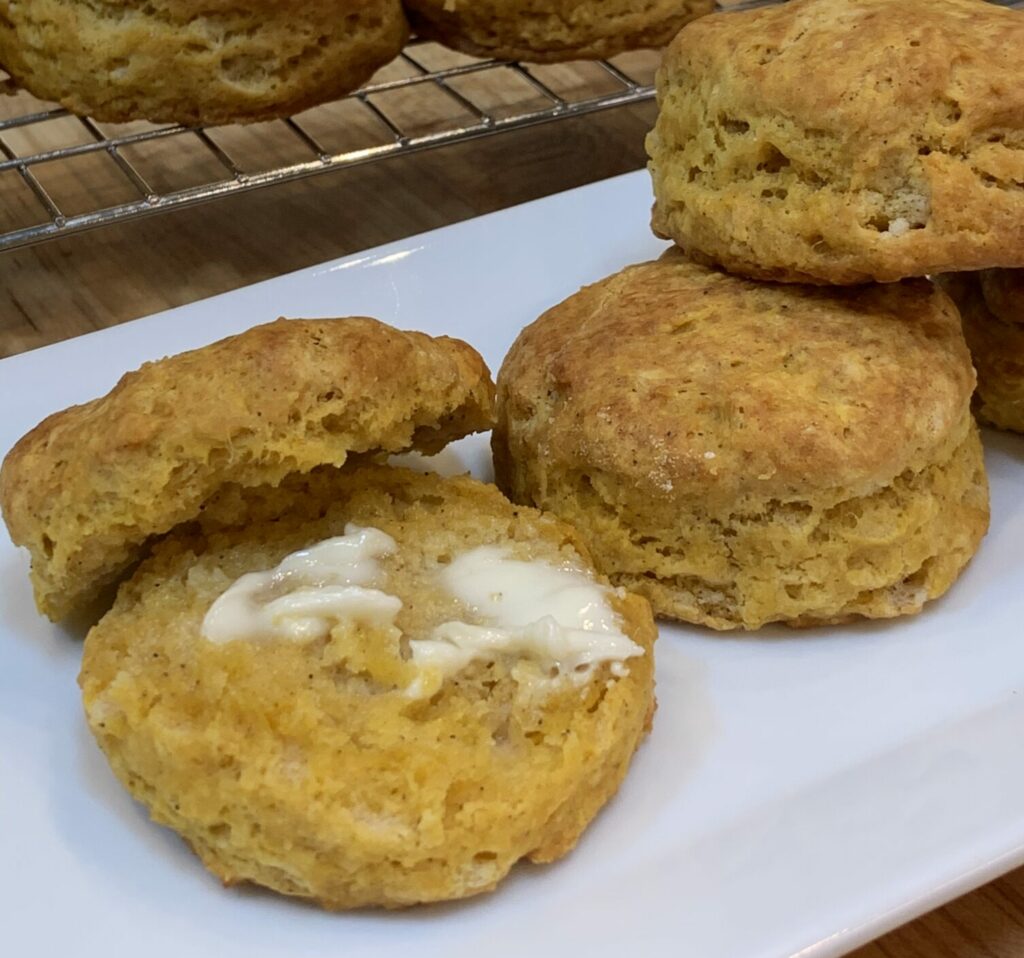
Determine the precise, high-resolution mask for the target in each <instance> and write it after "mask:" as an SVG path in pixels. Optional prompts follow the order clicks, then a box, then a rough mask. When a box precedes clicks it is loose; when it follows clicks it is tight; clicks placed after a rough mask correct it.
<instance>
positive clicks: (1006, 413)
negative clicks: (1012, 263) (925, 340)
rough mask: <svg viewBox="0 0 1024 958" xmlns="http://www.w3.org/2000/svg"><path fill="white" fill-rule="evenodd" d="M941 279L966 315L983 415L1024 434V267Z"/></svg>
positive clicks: (966, 334)
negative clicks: (1022, 268) (1023, 268)
mask: <svg viewBox="0 0 1024 958" xmlns="http://www.w3.org/2000/svg"><path fill="white" fill-rule="evenodd" d="M939 282H940V283H941V285H942V286H943V288H945V289H946V291H947V292H948V293H949V294H950V295H951V296H952V297H953V299H954V300H955V301H956V304H957V306H958V307H959V308H960V315H961V316H962V317H963V323H964V337H965V338H966V339H967V345H968V346H969V347H970V349H971V357H972V358H973V360H974V366H975V368H976V369H977V371H978V389H977V392H976V393H975V394H974V410H975V413H976V414H977V416H978V419H980V420H981V421H982V422H984V423H988V424H989V425H991V426H996V427H998V428H999V429H1009V430H1012V431H1013V432H1022V433H1024V270H1009V269H1006V270H987V271H985V272H983V273H957V274H953V275H950V276H943V277H941V279H940V280H939Z"/></svg>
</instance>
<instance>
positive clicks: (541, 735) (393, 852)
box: [80, 466, 655, 908]
mask: <svg viewBox="0 0 1024 958" xmlns="http://www.w3.org/2000/svg"><path fill="white" fill-rule="evenodd" d="M255 494H256V495H257V496H258V502H257V504H256V509H255V512H256V513H258V514H261V515H263V516H264V517H268V516H271V515H277V516H278V517H279V518H278V521H265V522H250V523H249V524H247V525H246V526H245V527H241V528H234V529H229V530H225V529H220V530H218V531H216V532H208V533H207V534H204V533H202V532H198V533H195V532H194V533H193V534H191V535H189V534H184V533H176V534H174V535H172V536H170V537H168V538H167V539H165V540H164V541H162V542H161V543H160V544H159V545H158V546H157V547H156V548H155V550H154V553H153V555H152V556H151V557H150V558H149V559H147V560H146V562H145V563H143V565H142V566H140V567H139V569H138V570H137V571H136V572H135V574H134V575H133V577H132V578H131V579H130V580H129V581H128V582H126V583H125V584H123V585H122V587H121V589H120V592H119V595H118V599H117V602H116V604H115V605H114V607H113V609H112V610H111V611H110V612H109V613H108V614H107V615H106V616H105V617H104V618H103V619H102V620H101V621H100V623H99V624H98V625H96V626H95V627H94V628H93V629H92V631H91V632H90V633H89V635H88V637H87V639H86V642H85V652H84V658H83V663H82V672H81V677H80V684H81V686H82V691H83V697H84V703H85V710H86V715H87V717H88V720H89V725H90V727H91V729H92V731H93V733H94V735H95V736H96V739H97V741H98V743H99V745H100V746H101V748H102V749H103V751H104V752H105V753H106V755H107V758H108V759H109V761H110V763H111V766H112V768H113V770H114V772H115V773H116V774H117V776H118V778H119V779H120V780H121V781H122V783H123V784H124V785H125V787H126V788H127V789H128V790H129V791H130V792H131V793H132V795H134V796H135V797H136V798H137V799H139V800H140V801H141V802H143V803H144V804H145V805H146V807H147V808H148V809H149V811H150V814H151V815H152V817H153V819H154V820H155V821H157V822H160V823H162V824H165V825H169V826H170V827H171V828H173V829H175V830H176V831H178V832H179V833H180V834H181V835H182V836H183V837H184V838H185V840H186V841H188V842H189V844H190V845H191V846H192V848H193V849H194V850H195V852H196V853H197V854H198V855H199V856H200V858H201V859H202V860H203V862H204V864H205V865H206V866H207V867H208V868H209V869H210V870H211V871H213V872H214V873H215V874H216V875H217V876H219V877H220V878H221V879H222V880H223V881H224V882H226V883H228V884H233V883H236V882H242V881H248V882H255V883H258V884H261V885H265V886H267V887H270V888H273V889H275V890H277V891H279V892H282V893H284V894H288V895H298V896H302V897H308V898H312V899H315V900H317V901H318V902H320V903H321V904H322V905H324V906H325V907H328V908H353V907H361V906H369V905H382V906H385V907H389V908H390V907H402V906H406V905H412V904H415V903H418V902H428V901H440V900H444V899H450V898H461V897H464V896H468V895H475V894H479V893H481V892H485V891H489V890H490V889H492V888H494V886H495V885H496V884H497V882H498V881H500V880H501V878H502V877H504V875H505V874H506V873H507V872H508V870H509V869H510V868H511V867H512V865H513V864H514V863H515V862H516V861H518V860H519V859H521V858H528V859H530V860H532V861H537V862H547V861H552V860H554V859H556V858H559V857H561V856H562V855H564V854H566V853H567V852H568V851H569V850H570V849H571V848H572V847H573V846H574V845H575V844H576V842H577V840H578V839H579V837H580V835H581V833H582V832H583V830H584V829H585V828H586V826H587V824H588V823H589V822H590V820H591V819H592V818H593V817H594V815H596V814H597V812H598V810H599V809H600V808H601V807H602V806H603V805H604V804H605V802H607V800H608V799H609V798H610V797H611V795H612V794H614V792H615V791H616V789H617V788H618V786H619V783H620V782H621V780H622V778H623V776H624V775H625V773H626V770H627V767H628V765H629V762H630V759H631V757H632V754H633V752H634V750H635V748H636V746H637V744H638V743H639V741H640V740H641V739H642V737H643V735H644V734H645V732H646V730H647V729H648V728H649V725H650V719H651V714H652V711H653V707H654V698H653V674H652V668H653V662H652V643H653V641H654V636H655V630H654V624H653V620H652V618H651V613H650V608H649V607H648V605H647V603H646V602H645V601H644V600H643V599H641V598H639V597H636V596H624V597H616V598H614V599H613V604H614V605H615V607H616V610H617V611H618V613H619V614H620V616H621V617H622V621H623V623H624V631H626V632H627V633H628V634H629V635H630V637H631V638H632V639H633V640H634V641H635V642H637V643H639V644H641V645H642V646H643V648H644V650H645V654H644V655H643V656H640V657H637V658H633V659H630V660H629V663H628V674H627V675H625V676H623V677H615V676H614V675H613V674H612V673H611V671H610V669H609V667H608V666H607V665H606V666H602V667H601V668H600V669H599V670H598V671H597V672H596V673H595V675H594V677H593V678H592V680H591V681H590V682H589V683H587V684H586V685H585V686H583V687H582V688H579V687H576V686H574V685H572V684H571V683H567V684H566V685H564V686H560V687H555V688H553V689H549V690H546V691H543V692H538V691H537V690H536V688H531V686H530V685H529V684H524V683H523V682H522V681H521V676H520V675H519V673H517V672H516V671H515V670H514V665H515V662H514V661H505V660H502V659H499V660H498V661H496V662H494V663H491V664H484V663H476V664H474V665H471V666H469V667H468V668H466V669H465V670H463V671H462V672H460V673H458V674H456V675H455V676H453V677H451V678H449V680H448V681H446V683H445V684H444V686H443V687H442V689H441V690H440V691H439V692H438V693H437V694H436V695H435V696H433V697H431V698H430V699H411V698H409V697H407V696H406V695H405V693H404V688H405V686H406V684H407V682H408V680H409V677H410V676H409V670H410V669H411V666H410V664H409V663H408V662H407V661H406V660H404V659H403V657H402V653H401V648H400V643H399V644H396V643H395V640H394V638H393V637H390V638H389V637H388V636H386V635H385V634H382V633H380V632H375V631H374V630H373V629H372V628H369V627H350V628H347V629H346V628H343V627H338V628H336V629H335V630H334V631H333V632H332V634H331V636H330V637H329V638H327V639H324V640H320V641H318V642H315V643H311V644H305V645H302V644H298V643H294V642H288V641H278V642H272V641H271V642H262V643H261V642H249V641H244V640H243V641H234V642H230V643H227V644H224V645H214V644H212V643H208V642H206V641H205V640H204V639H203V638H202V637H201V635H200V626H201V623H202V619H203V616H204V614H205V612H206V610H207V609H208V607H209V606H210V604H211V603H212V601H213V600H214V599H215V598H216V596H217V595H218V594H219V593H220V592H221V591H223V589H224V588H226V587H227V585H228V584H229V583H230V582H231V581H232V580H233V579H235V578H236V577H237V576H239V575H241V574H243V573H245V572H249V571H254V570H257V569H262V568H267V567H271V566H273V565H274V564H276V563H277V562H278V561H279V560H280V559H281V558H282V557H283V556H284V555H286V554H288V553H289V552H291V551H293V550H295V549H297V548H301V547H303V546H305V545H309V544H311V543H312V542H315V541H317V540H320V539H323V538H325V537H328V536H331V535H338V534H340V532H341V530H342V529H343V528H344V525H345V523H346V522H348V521H355V522H357V523H359V524H362V525H371V526H375V527H377V528H380V529H383V530H384V531H385V532H387V533H388V534H389V535H391V536H393V537H394V538H395V539H396V540H397V542H398V544H399V550H398V552H397V554H396V555H395V556H394V557H393V558H389V559H388V560H385V561H386V562H387V563H389V564H388V565H387V567H386V576H387V578H386V581H385V582H384V583H382V588H384V589H385V590H386V591H389V592H392V593H393V594H396V595H398V596H399V597H400V598H402V600H403V602H404V607H403V610H402V612H401V613H400V615H399V619H398V621H397V624H398V626H399V628H400V629H401V630H402V632H403V634H404V636H406V637H416V636H417V635H419V634H422V633H423V632H424V631H425V630H427V629H429V628H430V627H431V626H432V625H435V624H437V623H438V622H439V621H444V620H445V619H446V618H447V617H449V616H450V615H451V614H452V611H453V610H452V603H453V602H454V601H455V600H454V599H453V598H452V597H450V596H448V597H445V596H444V595H441V594H439V593H438V590H437V587H436V585H432V584H431V583H432V581H433V580H432V578H431V577H432V576H433V575H435V574H436V572H437V570H438V569H439V568H440V567H441V565H442V564H443V563H444V562H445V560H446V559H450V558H451V557H454V556H456V555H457V554H458V553H459V552H460V551H462V550H464V549H469V548H473V547H475V546H477V545H481V544H486V543H501V544H506V543H507V544H509V545H510V546H511V548H513V549H514V550H515V552H516V554H517V555H518V556H519V557H521V558H540V559H545V560H547V561H552V562H559V561H561V560H563V559H565V558H567V557H571V558H572V559H573V560H574V561H576V562H579V561H580V559H581V558H583V561H584V562H586V561H587V560H586V558H585V557H586V550H585V548H584V547H583V546H582V545H581V544H580V543H579V541H578V538H577V536H576V534H575V532H574V531H573V530H572V529H570V528H569V527H567V526H566V525H565V524H564V523H562V522H560V521H558V520H556V519H554V518H553V517H550V516H543V515H541V514H539V513H537V512H536V511H534V510H532V509H524V508H521V507H519V508H517V507H514V506H512V505H511V504H510V503H509V502H508V501H507V500H506V499H505V498H504V497H503V496H502V495H501V494H500V493H499V492H498V490H497V489H495V488H494V487H493V486H488V485H484V484H482V483H479V482H476V481H475V480H472V479H469V478H459V479H441V478H439V477H438V476H435V475H420V474H416V473H413V472H410V471H408V470H404V469H395V468H389V467H386V466H379V467H374V466H367V467H361V468H359V469H345V470H340V471H339V470H334V469H327V468H322V469H320V470H317V471H316V472H314V473H312V474H310V475H307V476H305V477H300V476H293V477H291V478H290V479H289V480H288V481H287V483H286V484H285V485H284V486H282V487H279V488H276V489H271V488H269V487H265V488H263V489H261V490H258V491H255Z"/></svg>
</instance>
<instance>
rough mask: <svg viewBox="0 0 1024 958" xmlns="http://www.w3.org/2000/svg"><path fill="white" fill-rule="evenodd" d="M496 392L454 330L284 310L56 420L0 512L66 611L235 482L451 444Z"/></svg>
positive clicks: (43, 427) (3, 495)
mask: <svg viewBox="0 0 1024 958" xmlns="http://www.w3.org/2000/svg"><path fill="white" fill-rule="evenodd" d="M493 389H494V387H493V384H492V383H491V378H490V373H489V372H488V370H487V367H486V366H485V365H484V362H483V360H482V359H481V358H480V356H479V355H478V354H477V353H476V351H475V350H473V349H472V347H470V346H468V345H467V344H466V343H463V342H461V341H460V340H457V339H450V338H448V337H440V338H436V339H434V338H431V337H430V336H427V335H425V334H423V333H411V332H401V331H399V330H396V329H392V328H391V327H389V326H385V325H384V324H383V323H379V322H377V321H376V320H373V319H362V318H357V319H344V320H278V321H277V322H275V323H270V324H267V325H264V326H257V327H254V328H253V329H250V330H248V331H247V332H244V333H242V334H241V335H239V336H232V337H230V338H228V339H224V340H221V341H220V342H218V343H214V344H213V345H211V346H206V347H204V348H202V349H197V350H193V351H191V352H187V353H182V354H181V355H178V356H172V357H170V358H168V359H163V360H160V361H159V362H155V363H147V364H146V365H144V366H143V367H142V368H141V369H139V370H138V371H136V372H133V373H128V374H127V375H126V376H124V377H123V378H122V379H121V381H120V382H119V383H118V384H117V385H116V386H115V387H114V389H113V390H111V392H110V393H108V394H107V395H106V396H104V397H102V398H100V399H95V400H93V401H92V402H88V403H85V404H84V405H81V406H74V407H72V408H70V409H67V410H64V411H63V412H59V413H56V414H55V415H52V416H50V417H49V418H48V419H46V420H44V421H43V422H42V423H40V424H39V425H38V426H36V428H35V429H33V430H32V431H31V432H30V433H28V434H27V435H26V436H24V437H23V438H22V439H21V440H19V442H18V443H17V444H16V445H15V446H14V448H13V449H12V450H11V451H10V452H9V453H8V455H7V457H6V459H5V460H4V463H3V466H2V467H0V508H2V510H3V515H4V520H5V521H6V523H7V528H8V531H9V532H10V535H11V539H12V540H13V541H14V543H15V544H16V545H22V546H26V547H27V548H28V550H29V552H30V554H31V557H32V583H33V586H34V589H35V595H36V604H37V605H38V606H39V609H40V611H41V612H43V613H44V614H45V615H47V616H49V617H50V618H51V619H53V620H55V621H56V620H59V619H62V618H64V617H66V616H67V615H69V614H70V613H71V612H73V611H75V610H78V609H81V608H83V607H85V606H87V605H88V604H89V603H90V601H91V600H92V599H93V598H94V597H95V596H96V594H97V593H98V592H99V591H100V590H102V589H103V587H105V586H107V585H109V584H110V583H112V582H114V581H116V580H117V579H118V578H119V577H120V576H121V575H122V574H123V573H124V572H125V571H126V570H127V569H128V568H129V567H130V566H131V564H132V563H133V562H135V561H137V560H138V559H139V558H141V556H142V555H143V553H144V551H145V548H146V544H147V542H148V541H149V540H150V539H151V538H152V537H153V536H157V535H160V534H162V533H165V532H167V531H168V530H169V529H171V528H173V527H174V526H175V525H177V524H178V523H181V522H187V521H189V520H192V519H194V518H195V517H196V516H197V515H198V513H199V512H200V510H201V509H202V508H203V504H204V502H205V501H206V500H207V499H209V498H210V496H212V495H213V494H214V493H216V492H217V491H218V490H219V489H221V487H223V486H224V485H225V484H235V485H239V486H255V485H262V484H271V485H274V484H277V483H279V482H280V481H281V479H283V478H284V477H285V476H286V475H288V474H289V473H291V472H305V471H308V470H310V469H312V468H313V467H315V466H318V465H321V464H331V465H335V466H340V465H341V464H342V463H344V462H345V460H346V459H347V458H348V457H349V456H350V455H351V454H354V453H367V452H374V451H376V452H389V453H390V452H400V451H405V450H409V449H415V450H418V451H420V452H425V453H435V452H438V451H439V450H440V449H442V448H443V447H444V446H445V445H446V444H447V443H448V442H449V441H451V440H452V439H455V438H458V437H460V436H463V435H466V434H468V433H471V432H476V431H479V430H484V429H487V428H489V426H490V425H491V419H492V415H493V412H492V405H493ZM371 396H372V399H371V398H370V397H371Z"/></svg>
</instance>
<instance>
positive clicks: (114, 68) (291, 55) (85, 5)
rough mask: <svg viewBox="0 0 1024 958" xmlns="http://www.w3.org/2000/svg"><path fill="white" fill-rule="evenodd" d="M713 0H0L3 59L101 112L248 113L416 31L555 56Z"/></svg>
mask: <svg viewBox="0 0 1024 958" xmlns="http://www.w3.org/2000/svg"><path fill="white" fill-rule="evenodd" d="M713 6H714V4H713V0H483V2H481V0H409V2H408V3H405V4H403V3H402V2H401V0H334V2H332V3H325V2H323V0H247V2H240V0H213V2H198V0H155V2H151V3H133V2H131V0H127V2H119V3H96V2H94V0H33V2H32V3H21V2H17V0H0V66H2V67H3V69H5V70H6V71H7V72H8V73H9V74H11V76H12V77H13V78H14V79H15V80H16V81H17V82H18V83H20V84H21V85H23V86H24V87H25V88H26V89H27V90H29V91H31V92H32V93H33V94H34V95H36V96H38V97H40V98H42V99H45V100H56V101H58V102H59V103H61V104H62V105H63V106H65V107H67V108H68V109H69V110H71V111H72V112H75V113H81V114H89V115H91V116H92V117H94V118H95V119H97V120H104V121H108V122H121V121H125V120H139V119H146V120H153V121H159V122H176V123H185V124H200V123H204V124H214V123H234V122H252V121H255V120H266V119H273V118H275V117H281V116H287V115H289V114H291V113H297V112H299V111H301V110H305V109H307V108H309V107H312V106H315V105H317V104H319V103H325V102H327V101H328V100H333V99H335V98H337V97H339V96H342V95H343V94H346V93H349V92H351V91H352V90H354V89H356V88H357V87H358V86H360V85H361V84H362V83H364V82H365V81H366V80H368V79H369V78H370V77H371V76H372V75H373V73H374V72H375V71H377V70H378V69H380V68H381V67H383V66H385V65H386V64H387V63H389V62H390V61H391V60H393V59H394V58H395V57H396V56H398V54H399V53H400V52H401V50H402V46H403V44H404V43H405V41H406V39H407V38H408V36H409V30H410V22H411V24H412V27H413V28H414V29H415V30H416V32H417V33H419V34H420V35H422V36H424V37H428V38H430V39H434V40H438V41H440V42H441V43H444V44H447V45H448V46H451V47H453V48H454V49H456V50H463V51H465V52H467V53H472V54H477V55H481V56H488V57H501V58H509V59H526V60H537V61H542V62H552V61H561V60H575V59H580V58H587V57H605V56H611V55H613V54H616V53H621V52H622V51H624V50H630V49H635V48H638V47H645V46H661V45H662V44H664V43H666V42H668V40H670V39H671V38H672V36H673V35H674V34H675V33H676V31H677V30H678V29H679V28H680V27H681V26H682V25H683V24H684V23H686V22H687V21H689V20H692V19H693V18H694V17H698V16H701V15H703V14H705V13H708V12H710V11H711V9H712V8H713Z"/></svg>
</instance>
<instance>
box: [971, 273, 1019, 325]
mask: <svg viewBox="0 0 1024 958" xmlns="http://www.w3.org/2000/svg"><path fill="white" fill-rule="evenodd" d="M978 275H979V279H980V281H981V293H982V295H983V296H984V297H985V305H986V306H987V307H988V310H989V312H990V313H991V314H992V315H993V316H995V317H996V319H999V320H1002V321H1003V322H1004V323H1013V324H1015V325H1022V326H1024V269H988V270H985V271H983V272H982V273H979V274H978Z"/></svg>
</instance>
